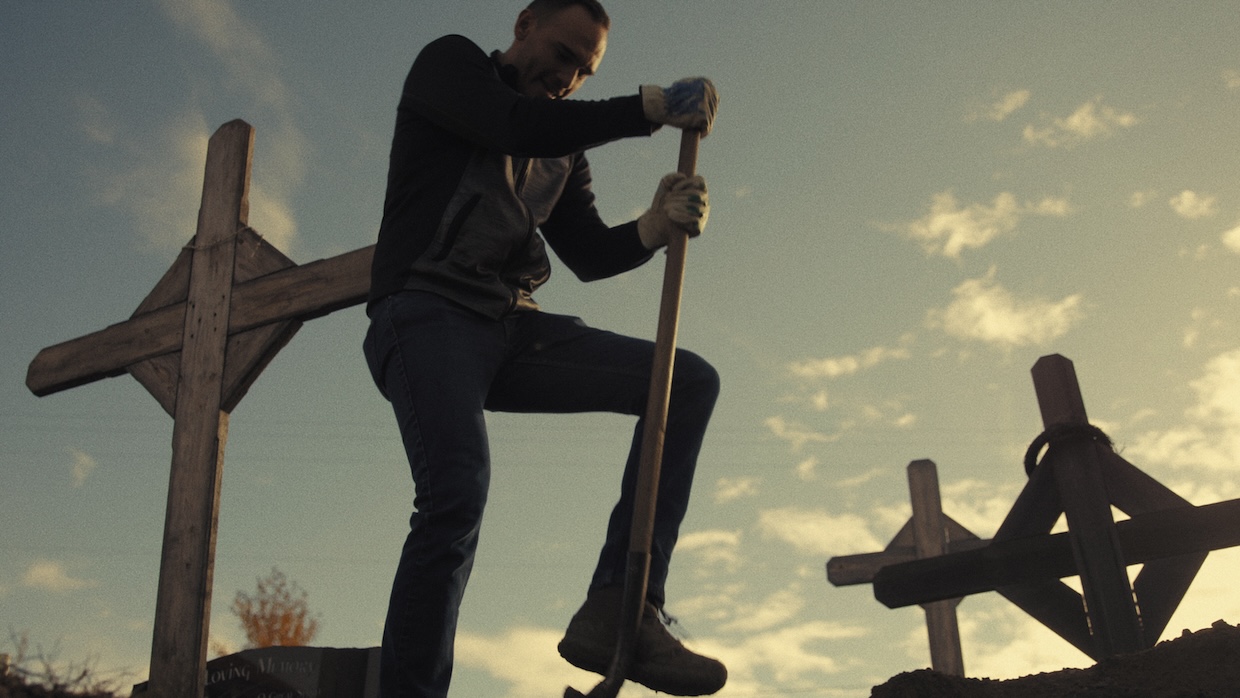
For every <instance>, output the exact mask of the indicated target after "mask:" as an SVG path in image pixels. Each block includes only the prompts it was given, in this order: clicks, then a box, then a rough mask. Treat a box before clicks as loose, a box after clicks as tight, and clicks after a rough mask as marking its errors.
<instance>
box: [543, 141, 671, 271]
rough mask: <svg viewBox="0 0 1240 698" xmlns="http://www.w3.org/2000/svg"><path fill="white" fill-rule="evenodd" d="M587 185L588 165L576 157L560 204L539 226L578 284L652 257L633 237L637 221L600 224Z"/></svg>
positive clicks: (579, 156)
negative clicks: (613, 224) (620, 223)
mask: <svg viewBox="0 0 1240 698" xmlns="http://www.w3.org/2000/svg"><path fill="white" fill-rule="evenodd" d="M590 185H591V177H590V164H589V163H588V162H587V161H586V158H585V156H584V155H577V156H576V157H574V158H573V169H572V172H571V173H570V175H569V178H568V183H567V185H566V186H565V188H564V192H563V194H561V196H560V200H559V201H558V202H557V203H556V205H555V208H554V209H552V211H551V215H550V216H549V217H548V218H547V220H546V221H545V222H544V223H543V224H542V225H541V226H540V229H541V230H542V233H543V237H545V238H546V240H547V243H548V244H550V245H551V249H553V250H555V253H556V255H557V256H558V257H559V258H560V261H562V262H564V264H565V265H566V266H568V268H569V269H571V270H572V272H573V273H574V274H576V275H577V278H579V279H581V280H582V281H595V280H598V279H605V278H607V277H610V276H615V275H617V274H621V273H623V272H626V271H629V270H630V269H635V268H637V267H639V266H641V265H642V264H645V263H646V262H647V261H649V260H650V258H651V257H653V256H654V253H653V252H652V251H650V250H647V249H646V247H645V246H644V245H642V243H641V238H639V237H638V235H637V221H631V222H629V223H624V224H622V225H618V226H614V227H610V226H608V225H607V224H606V223H604V222H603V220H602V218H601V217H600V216H599V214H598V209H596V208H595V206H594V192H593V191H591V188H590Z"/></svg>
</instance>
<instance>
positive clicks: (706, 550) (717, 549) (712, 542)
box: [676, 529, 743, 576]
mask: <svg viewBox="0 0 1240 698" xmlns="http://www.w3.org/2000/svg"><path fill="white" fill-rule="evenodd" d="M740 547H741V532H740V531H724V530H721V529H711V530H708V531H694V532H691V533H686V534H684V535H682V536H681V537H680V540H679V541H677V543H676V553H677V554H678V555H689V556H692V557H695V558H697V561H698V565H699V567H698V569H699V571H700V572H701V573H702V574H703V575H705V576H712V575H713V570H714V568H716V567H717V566H720V565H722V566H723V567H724V568H725V569H726V570H727V571H729V572H736V571H737V570H738V569H740V566H741V563H742V562H743V560H742V557H741V553H740Z"/></svg>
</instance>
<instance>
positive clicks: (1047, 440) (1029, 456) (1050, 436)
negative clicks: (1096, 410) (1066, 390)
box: [1025, 422, 1115, 477]
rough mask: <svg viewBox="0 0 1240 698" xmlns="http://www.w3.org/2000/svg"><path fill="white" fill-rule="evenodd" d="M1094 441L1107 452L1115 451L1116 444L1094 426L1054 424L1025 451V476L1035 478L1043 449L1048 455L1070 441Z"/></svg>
mask: <svg viewBox="0 0 1240 698" xmlns="http://www.w3.org/2000/svg"><path fill="white" fill-rule="evenodd" d="M1082 440H1084V441H1093V442H1094V443H1097V444H1101V445H1102V446H1104V447H1106V448H1107V450H1111V451H1113V450H1115V442H1113V441H1112V440H1111V437H1110V436H1107V433H1106V432H1104V431H1103V430H1101V429H1099V428H1098V427H1096V426H1094V425H1093V424H1089V423H1088V422H1085V423H1082V422H1060V423H1059V424H1052V425H1050V426H1049V427H1047V428H1046V430H1045V431H1043V432H1042V433H1041V434H1038V436H1037V438H1035V439H1034V440H1033V442H1032V443H1030V444H1029V448H1028V449H1027V450H1026V451H1025V474H1026V475H1028V476H1029V477H1033V471H1034V470H1036V469H1037V467H1038V465H1039V461H1038V454H1040V453H1042V449H1043V448H1046V450H1047V453H1050V449H1051V448H1054V447H1055V446H1058V445H1061V444H1064V443H1067V442H1069V441H1082Z"/></svg>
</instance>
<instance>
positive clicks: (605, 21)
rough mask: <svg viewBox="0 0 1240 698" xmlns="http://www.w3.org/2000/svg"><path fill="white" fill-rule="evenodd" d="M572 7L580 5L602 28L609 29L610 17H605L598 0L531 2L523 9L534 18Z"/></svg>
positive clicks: (546, 0)
mask: <svg viewBox="0 0 1240 698" xmlns="http://www.w3.org/2000/svg"><path fill="white" fill-rule="evenodd" d="M573 5H580V6H581V7H582V8H584V9H585V11H586V12H588V13H589V15H590V17H591V18H592V19H593V20H594V21H595V22H598V24H599V26H601V27H602V28H604V29H607V30H610V29H611V17H609V16H607V10H604V9H603V4H602V3H601V2H599V0H533V2H531V3H530V4H529V5H527V6H526V8H525V9H527V10H529V11H530V12H533V13H534V16H535V17H546V16H548V15H552V14H555V13H556V12H559V11H560V10H566V9H568V8H570V7H572V6H573Z"/></svg>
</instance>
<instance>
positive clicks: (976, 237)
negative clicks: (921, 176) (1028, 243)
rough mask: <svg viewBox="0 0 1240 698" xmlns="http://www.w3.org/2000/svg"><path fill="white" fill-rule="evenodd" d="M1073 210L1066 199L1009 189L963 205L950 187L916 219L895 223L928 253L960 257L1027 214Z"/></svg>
mask: <svg viewBox="0 0 1240 698" xmlns="http://www.w3.org/2000/svg"><path fill="white" fill-rule="evenodd" d="M1071 212H1072V207H1071V205H1070V204H1069V203H1068V200H1067V199H1063V198H1058V197H1045V198H1043V199H1042V200H1041V201H1037V202H1031V201H1026V202H1023V203H1022V202H1020V201H1018V200H1017V198H1016V196H1015V195H1013V194H1011V193H1010V192H1002V193H1000V194H999V195H997V196H996V197H995V198H994V201H993V202H991V204H990V205H986V204H983V203H973V204H969V205H967V206H963V207H962V206H961V205H960V202H959V201H958V200H957V199H956V196H955V195H954V194H953V193H952V192H951V191H944V192H940V193H938V194H935V195H934V197H933V198H932V200H931V202H930V210H929V211H928V212H927V213H926V215H924V216H922V217H921V218H918V219H917V220H915V221H911V222H909V223H905V224H902V225H899V226H886V227H889V228H890V227H894V228H895V229H896V230H898V231H899V232H903V233H904V234H905V235H907V236H908V237H909V238H911V239H913V240H916V241H918V242H920V243H921V245H922V247H923V248H924V249H925V250H926V253H927V254H935V255H942V256H944V257H950V258H959V257H960V253H961V252H963V251H964V250H966V249H976V248H979V247H983V246H985V245H986V244H988V243H990V242H991V241H992V240H994V239H995V238H997V237H999V236H1000V235H1003V234H1005V233H1010V232H1011V231H1013V230H1015V229H1016V226H1017V225H1019V224H1020V222H1021V220H1022V219H1023V218H1025V217H1026V216H1056V217H1063V216H1066V215H1068V214H1069V213H1071Z"/></svg>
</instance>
